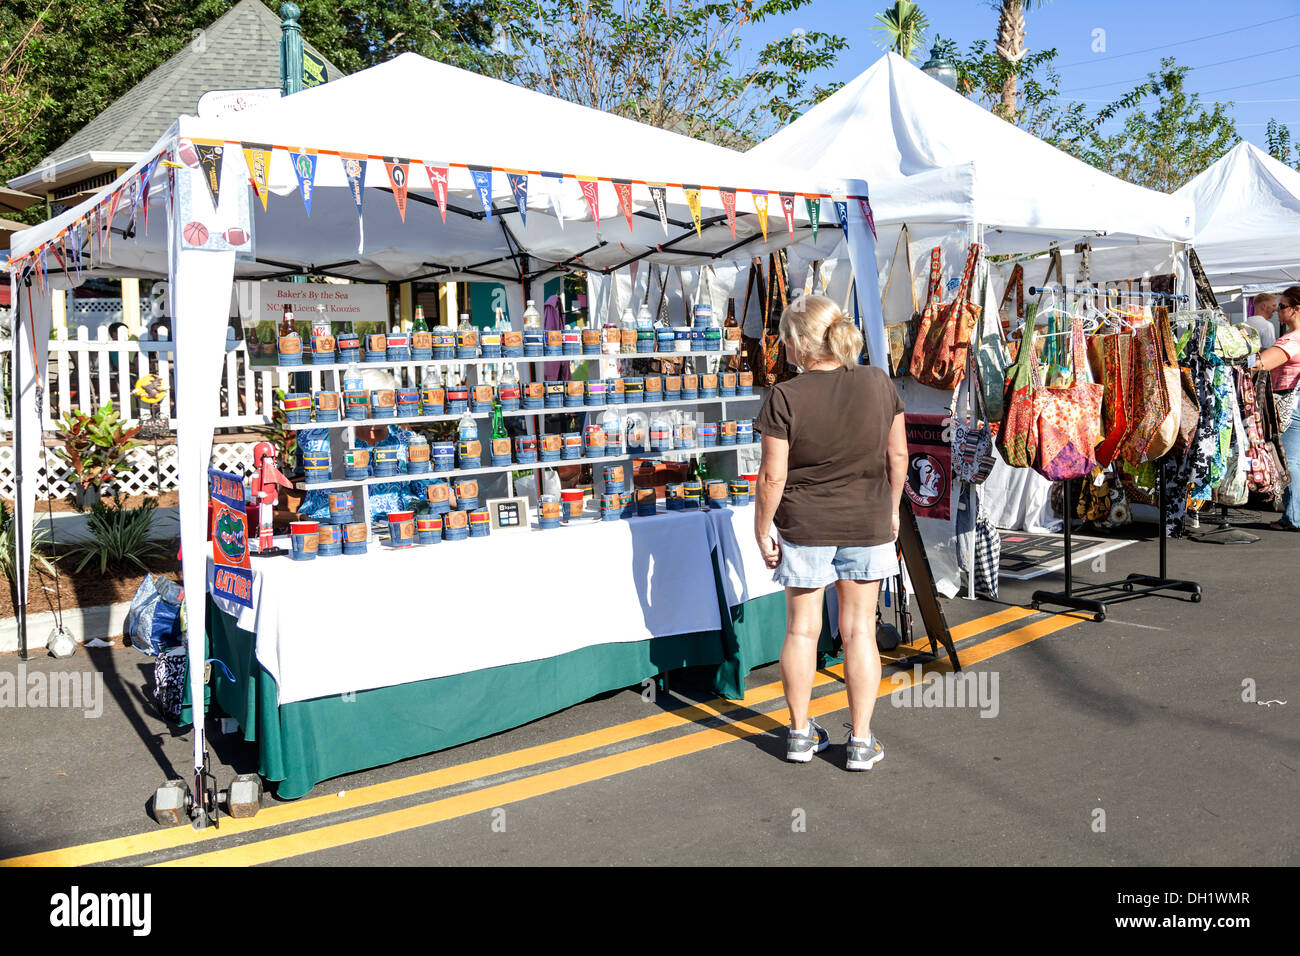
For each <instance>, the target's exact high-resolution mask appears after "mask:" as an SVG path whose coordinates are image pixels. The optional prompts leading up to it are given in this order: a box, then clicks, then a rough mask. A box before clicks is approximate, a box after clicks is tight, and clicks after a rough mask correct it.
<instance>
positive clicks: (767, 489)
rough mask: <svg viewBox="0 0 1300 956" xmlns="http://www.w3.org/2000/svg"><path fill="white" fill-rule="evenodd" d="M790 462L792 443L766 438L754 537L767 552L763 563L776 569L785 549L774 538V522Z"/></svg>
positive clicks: (759, 481)
mask: <svg viewBox="0 0 1300 956" xmlns="http://www.w3.org/2000/svg"><path fill="white" fill-rule="evenodd" d="M789 462H790V443H789V442H788V441H786V440H785V439H784V438H773V437H771V436H770V435H764V436H763V462H762V464H761V465H759V467H758V488H757V489H756V495H757V500H756V502H755V508H754V537H755V538H756V539H757V540H758V549H759V550H760V551H761V552H763V562H764V563H765V564H766V565H767V566H768V567H769V568H775V567H776V566H777V565H778V564H779V563H780V562H781V548H780V546H779V545H778V544H777V543H776V540H775V539H774V538H773V537H772V520H773V519H774V518H775V517H776V509H777V506H778V505H780V504H781V495H782V494H784V493H785V478H786V473H787V469H788V467H789Z"/></svg>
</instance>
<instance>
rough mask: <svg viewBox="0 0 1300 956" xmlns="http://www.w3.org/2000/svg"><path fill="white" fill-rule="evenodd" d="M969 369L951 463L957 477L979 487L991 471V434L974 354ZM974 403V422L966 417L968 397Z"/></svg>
mask: <svg viewBox="0 0 1300 956" xmlns="http://www.w3.org/2000/svg"><path fill="white" fill-rule="evenodd" d="M970 356H971V357H970V362H971V367H970V368H969V369H968V370H967V372H966V417H965V420H964V421H962V422H961V423H960V424H958V425H957V427H956V428H955V429H954V430H953V437H952V451H953V455H952V461H953V471H954V472H955V473H956V475H957V477H958V478H960V479H961V480H962V481H965V482H967V483H969V484H972V485H982V484H983V483H984V481H985V480H986V479H987V478H988V476H989V473H990V472H992V470H993V464H994V458H993V432H992V430H991V429H990V428H989V426H988V418H987V413H986V412H985V409H984V399H983V397H982V396H983V389H982V388H981V383H980V381H979V370H978V369H977V368H976V366H975V353H974V352H973V351H972V352H971V353H970ZM972 396H973V397H974V400H975V419H974V420H973V421H972V420H971V417H970V403H971V398H972Z"/></svg>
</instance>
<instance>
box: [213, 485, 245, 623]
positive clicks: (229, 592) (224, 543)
mask: <svg viewBox="0 0 1300 956" xmlns="http://www.w3.org/2000/svg"><path fill="white" fill-rule="evenodd" d="M208 486H209V493H210V495H209V503H210V507H211V513H212V527H211V528H210V529H209V530H210V531H211V535H212V564H213V570H212V590H213V593H214V594H217V595H219V596H221V597H223V598H225V599H226V600H228V601H234V602H235V603H236V604H242V605H243V606H244V607H247V608H251V607H252V606H253V571H252V564H251V563H250V562H249V560H248V512H247V510H246V508H245V505H244V479H242V478H240V477H239V476H238V475H231V474H228V473H227V472H224V471H218V470H217V469H216V468H209V469H208Z"/></svg>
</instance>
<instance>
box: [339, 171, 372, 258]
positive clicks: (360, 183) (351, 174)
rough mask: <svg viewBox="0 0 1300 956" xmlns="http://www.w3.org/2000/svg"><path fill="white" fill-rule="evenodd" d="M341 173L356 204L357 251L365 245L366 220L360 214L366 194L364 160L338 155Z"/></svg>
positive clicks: (359, 251)
mask: <svg viewBox="0 0 1300 956" xmlns="http://www.w3.org/2000/svg"><path fill="white" fill-rule="evenodd" d="M339 158H340V159H341V160H342V161H343V175H344V176H346V177H347V178H348V189H349V190H350V191H351V193H352V201H353V202H354V203H356V204H357V253H358V254H360V253H361V251H362V250H363V249H364V248H365V246H366V222H365V219H363V218H362V215H361V202H362V200H363V199H365V195H366V160H365V159H364V158H363V157H361V156H340V157H339Z"/></svg>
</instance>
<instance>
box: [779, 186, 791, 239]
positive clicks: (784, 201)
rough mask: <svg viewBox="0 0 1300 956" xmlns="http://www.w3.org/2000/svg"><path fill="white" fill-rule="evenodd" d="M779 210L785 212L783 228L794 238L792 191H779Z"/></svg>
mask: <svg viewBox="0 0 1300 956" xmlns="http://www.w3.org/2000/svg"><path fill="white" fill-rule="evenodd" d="M781 211H782V212H783V213H785V228H786V229H788V230H789V231H790V238H791V239H793V238H794V193H781Z"/></svg>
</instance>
